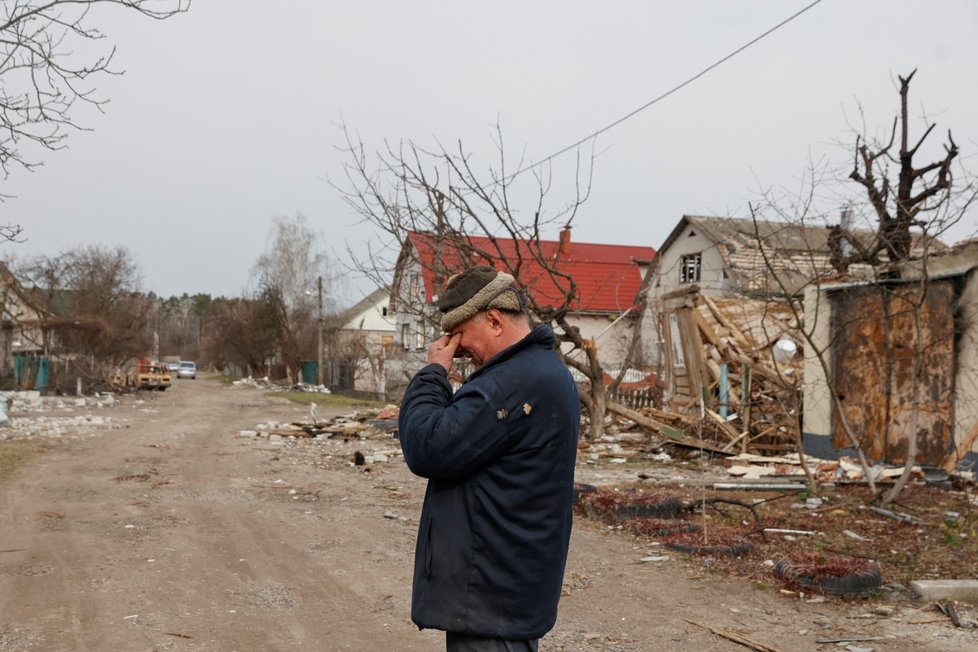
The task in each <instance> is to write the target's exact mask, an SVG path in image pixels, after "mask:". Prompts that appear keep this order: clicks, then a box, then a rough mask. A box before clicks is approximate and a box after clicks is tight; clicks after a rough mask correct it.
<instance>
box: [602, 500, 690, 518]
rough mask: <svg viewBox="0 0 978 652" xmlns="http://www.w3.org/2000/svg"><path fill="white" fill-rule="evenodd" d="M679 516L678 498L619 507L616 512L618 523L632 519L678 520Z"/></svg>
mask: <svg viewBox="0 0 978 652" xmlns="http://www.w3.org/2000/svg"><path fill="white" fill-rule="evenodd" d="M678 515H679V499H678V498H666V499H665V500H662V501H659V502H657V503H634V504H628V505H619V506H618V508H617V509H616V510H615V520H617V521H626V520H628V519H630V518H676V517H677V516H678Z"/></svg>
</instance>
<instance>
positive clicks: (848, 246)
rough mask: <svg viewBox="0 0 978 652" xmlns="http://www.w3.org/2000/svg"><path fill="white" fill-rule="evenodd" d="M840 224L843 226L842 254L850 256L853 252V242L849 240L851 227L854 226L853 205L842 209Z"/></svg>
mask: <svg viewBox="0 0 978 652" xmlns="http://www.w3.org/2000/svg"><path fill="white" fill-rule="evenodd" d="M839 226H840V227H841V228H842V255H843V256H848V255H849V254H851V253H852V243H851V242H849V238H851V237H852V236H851V235H849V229H850V228H851V227H852V207H851V206H849V205H848V204H847V205H846V206H845V207H844V208H843V209H842V214H841V215H840V216H839Z"/></svg>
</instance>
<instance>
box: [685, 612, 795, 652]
mask: <svg viewBox="0 0 978 652" xmlns="http://www.w3.org/2000/svg"><path fill="white" fill-rule="evenodd" d="M683 620H685V621H686V622H687V623H689V624H690V625H696V626H697V627H702V628H703V629H705V630H707V631H708V632H712V633H713V634H716V635H717V636H720V637H721V638H725V639H727V640H728V641H733V642H734V643H739V644H740V645H743V646H744V647H748V648H750V649H752V650H756V651H757V652H778V649H777V648H774V647H771V646H770V645H766V644H765V643H759V642H757V641H752V640H751V639H749V638H747V637H746V636H744V635H743V634H741V633H740V632H737V631H734V630H732V629H720V628H718V627H712V626H710V625H706V624H704V623H698V622H696V621H695V620H690V619H689V618H683Z"/></svg>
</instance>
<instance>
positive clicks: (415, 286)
mask: <svg viewBox="0 0 978 652" xmlns="http://www.w3.org/2000/svg"><path fill="white" fill-rule="evenodd" d="M408 296H409V297H410V298H411V301H417V300H418V299H419V298H420V297H421V275H420V274H418V273H417V272H413V273H412V274H411V286H410V289H409V290H408Z"/></svg>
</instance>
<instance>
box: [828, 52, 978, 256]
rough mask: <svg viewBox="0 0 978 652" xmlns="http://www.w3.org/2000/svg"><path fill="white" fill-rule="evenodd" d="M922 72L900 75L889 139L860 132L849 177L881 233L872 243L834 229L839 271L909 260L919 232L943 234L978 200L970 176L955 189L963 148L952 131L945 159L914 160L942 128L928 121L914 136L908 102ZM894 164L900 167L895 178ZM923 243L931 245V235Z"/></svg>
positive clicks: (843, 230) (835, 252) (946, 147)
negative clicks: (860, 189)
mask: <svg viewBox="0 0 978 652" xmlns="http://www.w3.org/2000/svg"><path fill="white" fill-rule="evenodd" d="M916 72H917V71H916V70H914V71H913V72H911V73H910V74H909V75H907V76H906V77H898V79H899V81H900V91H899V92H900V113H899V115H898V116H895V117H894V118H893V126H892V127H891V129H890V134H889V138H888V139H887V140H886V141H885V142H880V141H874V140H872V139H868V138H866V137H864V136H862V135H857V138H856V145H855V148H854V158H853V167H852V171H851V172H850V174H849V178H850V179H851V180H853V181H855V182H856V183H858V184H859V185H861V186H862V187H863V189H864V191H865V193H866V202H867V205H868V206H869V207H870V208H871V209H872V215H873V216H874V218H875V221H876V225H877V228H876V237H875V239H874V240H873V241H872V242H870V243H862V242H861V241H860V239H859V238H853V237H849V238H846V235H847V234H846V232H845V225H840V226H832V227H830V229H832V237H831V239H830V242H831V243H832V244H833V245H834V249H833V260H834V261H835V266H836V269H837V270H839V271H845V270H847V269H848V267H849V265H851V264H853V263H867V264H870V265H874V266H877V267H881V266H882V265H884V264H885V263H886V262H890V263H895V262H902V261H906V260H908V259H909V258H910V257H911V254H912V243H913V240H914V233H919V234H921V235H923V236H931V237H938V236H940V235H941V234H942V233H944V232H945V231H946V230H947V229H948V228H950V227H951V226H952V225H954V224H955V223H957V222H958V221H959V220H960V219H961V218H962V217H963V216H964V213H965V211H966V210H967V209H968V207H969V206H970V205H971V203H972V202H973V201H974V199H975V195H976V191H978V189H976V187H975V185H974V184H973V183H971V182H970V181H969V180H968V179H965V180H964V183H963V184H958V186H957V187H955V183H954V170H953V168H952V164H953V163H954V160H955V159H956V158H957V156H958V146H957V144H956V143H955V142H954V138H953V137H952V136H951V131H950V130H948V133H947V143H945V144H944V146H943V147H944V156H943V157H942V158H940V159H938V160H936V161H932V162H930V163H926V164H924V165H919V166H918V164H917V163H916V162H915V160H914V157H916V156H918V154H919V153H920V148H921V146H923V144H924V142H925V141H926V140H927V137H928V136H929V135H930V134H931V132H932V131H933V130H934V128H935V127H936V125H935V124H934V123H930V124H927V125H926V128H925V129H924V132H923V134H921V136H920V137H919V138H918V139H917V140H916V141H915V142H914V141H912V140H911V138H912V136H911V133H910V123H911V119H910V114H909V112H908V108H907V104H908V96H909V93H910V82H911V80H912V79H913V77H914V75H915V74H916ZM895 147H896V148H897V149H896V151H894V148H895ZM891 166H895V167H896V175H895V176H894V175H893V173H892V172H891ZM843 240H845V241H847V242H848V244H849V245H850V247H851V251H850V252H844V251H842V243H843ZM922 242H923V243H924V244H926V243H927V239H926V238H924V239H923V240H922ZM885 273H887V274H896V273H898V268H897V267H890V268H889V269H888V270H886V271H885Z"/></svg>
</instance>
